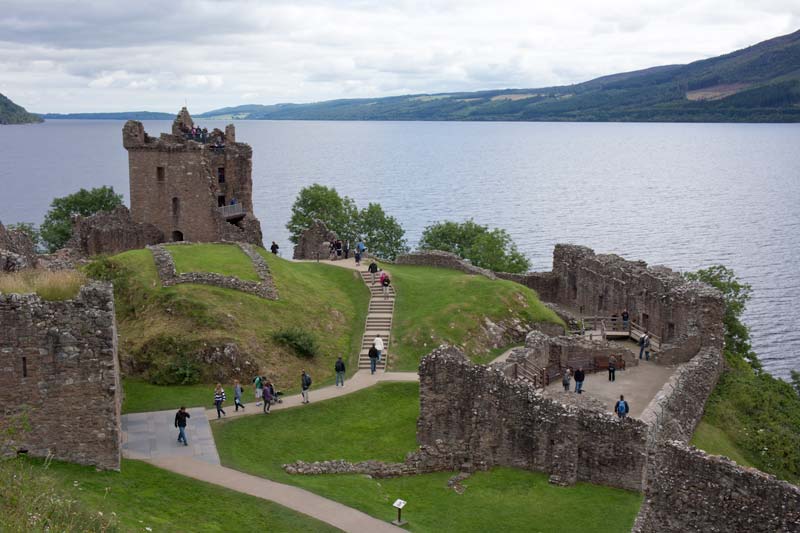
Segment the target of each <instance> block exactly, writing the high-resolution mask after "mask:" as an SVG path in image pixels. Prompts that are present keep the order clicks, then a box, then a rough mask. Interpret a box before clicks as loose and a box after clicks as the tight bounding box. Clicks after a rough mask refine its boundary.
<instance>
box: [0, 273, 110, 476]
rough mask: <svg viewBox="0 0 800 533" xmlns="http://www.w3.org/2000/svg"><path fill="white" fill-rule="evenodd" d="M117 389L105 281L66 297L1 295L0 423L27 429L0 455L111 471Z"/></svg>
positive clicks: (8, 444) (108, 288) (1, 451)
mask: <svg viewBox="0 0 800 533" xmlns="http://www.w3.org/2000/svg"><path fill="white" fill-rule="evenodd" d="M121 392H122V391H121V389H120V381H119V361H118V358H117V329H116V320H115V317H114V297H113V294H112V290H111V285H110V284H104V283H97V282H93V283H90V284H88V285H86V286H84V287H82V288H81V290H80V292H79V294H78V295H77V296H76V297H75V298H74V299H72V300H66V301H44V300H42V299H41V298H39V297H38V296H36V295H34V294H23V295H20V294H0V403H2V410H1V411H0V427H2V426H5V425H6V424H11V423H13V422H12V420H13V419H15V418H18V417H19V419H20V420H21V421H22V422H24V424H25V425H27V426H28V430H27V431H22V432H20V433H18V434H15V435H14V436H13V437H12V441H11V442H10V443H9V442H5V443H3V444H4V445H5V446H7V447H8V448H7V449H5V450H0V453H8V452H12V453H13V452H15V451H16V452H19V451H23V450H24V451H27V452H28V453H30V454H31V455H35V456H40V457H43V456H47V455H52V456H53V457H54V458H56V459H60V460H64V461H71V462H74V463H79V464H86V465H94V466H97V467H99V468H106V469H115V470H118V469H119V467H120V439H121V431H120V402H121Z"/></svg>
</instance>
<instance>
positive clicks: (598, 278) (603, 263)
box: [553, 244, 725, 364]
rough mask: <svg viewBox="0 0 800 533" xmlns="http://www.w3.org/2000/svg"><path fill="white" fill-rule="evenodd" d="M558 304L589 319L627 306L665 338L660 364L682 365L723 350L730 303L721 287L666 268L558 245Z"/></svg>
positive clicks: (555, 270) (555, 268)
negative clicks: (703, 352) (712, 349)
mask: <svg viewBox="0 0 800 533" xmlns="http://www.w3.org/2000/svg"><path fill="white" fill-rule="evenodd" d="M553 274H554V275H555V276H556V277H557V278H558V283H557V288H558V291H557V292H558V295H557V298H556V303H558V304H561V305H565V306H568V307H571V308H573V309H576V310H581V312H582V313H583V314H585V315H599V316H602V315H609V314H611V313H620V312H621V311H622V310H623V309H625V308H627V309H628V312H629V313H630V315H631V319H632V320H633V321H635V322H637V323H638V324H640V325H642V327H644V328H646V329H648V330H649V331H651V332H652V333H654V334H655V335H657V336H659V337H660V338H661V341H662V344H661V346H660V349H659V355H658V359H657V360H658V362H659V363H663V364H675V363H682V362H685V361H688V360H689V359H691V358H692V357H693V356H694V355H695V354H696V353H697V352H698V350H699V349H700V348H701V347H702V346H704V345H707V344H708V343H710V342H714V343H716V345H717V346H721V343H722V338H723V337H722V317H723V314H724V311H725V303H724V301H723V299H722V296H721V294H720V293H719V291H717V290H716V289H714V288H712V287H710V286H708V285H706V284H704V283H698V282H689V281H686V280H685V279H684V278H683V277H682V276H681V275H680V274H678V273H677V272H673V271H672V270H670V269H668V268H666V267H648V266H647V263H645V262H644V261H627V260H625V259H623V258H621V257H619V256H617V255H598V254H595V253H594V251H592V250H591V249H589V248H586V247H584V246H575V245H567V244H558V245H556V247H555V251H554V252H553Z"/></svg>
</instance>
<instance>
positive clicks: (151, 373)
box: [133, 335, 202, 385]
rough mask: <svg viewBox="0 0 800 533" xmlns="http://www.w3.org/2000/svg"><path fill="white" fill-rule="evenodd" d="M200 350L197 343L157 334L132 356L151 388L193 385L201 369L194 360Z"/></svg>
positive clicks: (136, 367) (199, 375) (137, 369)
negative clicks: (155, 386)
mask: <svg viewBox="0 0 800 533" xmlns="http://www.w3.org/2000/svg"><path fill="white" fill-rule="evenodd" d="M199 348H200V346H199V343H198V341H188V340H185V339H182V338H179V337H173V336H171V335H159V336H157V337H153V338H152V339H150V340H148V341H147V342H145V343H144V344H143V345H142V346H141V347H140V348H139V349H138V350H136V351H135V352H134V353H133V364H134V366H135V369H136V371H137V372H141V373H143V374H145V376H147V380H148V381H149V382H150V383H152V384H154V385H194V384H195V383H199V382H200V377H201V370H202V369H201V367H200V364H199V363H198V362H197V361H196V359H195V354H196V353H198V351H199Z"/></svg>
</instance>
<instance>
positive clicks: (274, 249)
mask: <svg viewBox="0 0 800 533" xmlns="http://www.w3.org/2000/svg"><path fill="white" fill-rule="evenodd" d="M280 248H281V247H280V246H278V243H276V242H275V241H272V246H270V247H269V249H270V250H271V251H272V253H273V254H275V255H278V250H280Z"/></svg>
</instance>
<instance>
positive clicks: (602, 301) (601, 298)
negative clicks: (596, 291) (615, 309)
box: [597, 294, 606, 311]
mask: <svg viewBox="0 0 800 533" xmlns="http://www.w3.org/2000/svg"><path fill="white" fill-rule="evenodd" d="M605 299H606V298H605V295H604V294H600V295H599V296H598V297H597V310H598V311H602V310H603V309H605Z"/></svg>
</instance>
